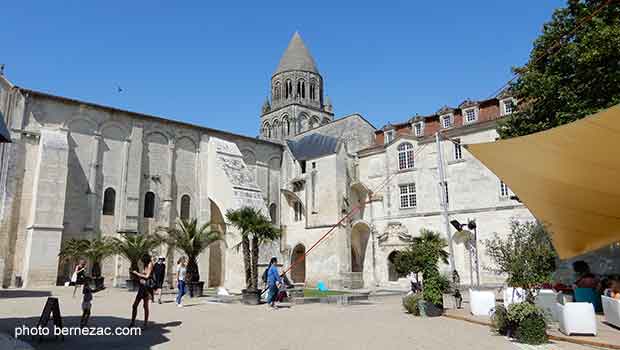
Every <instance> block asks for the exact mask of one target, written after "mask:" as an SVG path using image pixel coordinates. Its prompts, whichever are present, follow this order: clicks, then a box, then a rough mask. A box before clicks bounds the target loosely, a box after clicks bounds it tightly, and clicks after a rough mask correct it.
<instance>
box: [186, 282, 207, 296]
mask: <svg viewBox="0 0 620 350" xmlns="http://www.w3.org/2000/svg"><path fill="white" fill-rule="evenodd" d="M204 287H205V281H196V282H187V291H188V292H189V297H190V298H193V297H195V296H197V297H202V296H204Z"/></svg>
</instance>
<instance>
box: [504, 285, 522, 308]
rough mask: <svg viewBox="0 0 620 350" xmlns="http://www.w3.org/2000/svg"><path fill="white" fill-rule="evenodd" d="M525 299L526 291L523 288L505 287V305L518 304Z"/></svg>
mask: <svg viewBox="0 0 620 350" xmlns="http://www.w3.org/2000/svg"><path fill="white" fill-rule="evenodd" d="M522 301H525V291H524V290H523V288H513V287H506V288H504V306H505V307H506V308H508V306H509V305H510V304H516V303H520V302H522Z"/></svg>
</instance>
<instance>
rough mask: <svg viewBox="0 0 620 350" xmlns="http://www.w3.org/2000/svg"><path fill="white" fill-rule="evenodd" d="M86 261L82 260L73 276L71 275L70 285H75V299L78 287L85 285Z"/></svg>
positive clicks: (76, 266) (74, 270)
mask: <svg viewBox="0 0 620 350" xmlns="http://www.w3.org/2000/svg"><path fill="white" fill-rule="evenodd" d="M85 271H86V260H84V259H80V261H79V262H78V264H77V265H75V268H74V269H73V275H71V283H69V285H73V286H74V287H73V297H74V298H75V291H76V290H77V289H78V286H79V285H81V284H84V278H85V277H86V272H85Z"/></svg>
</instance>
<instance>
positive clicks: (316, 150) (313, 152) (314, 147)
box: [286, 134, 338, 160]
mask: <svg viewBox="0 0 620 350" xmlns="http://www.w3.org/2000/svg"><path fill="white" fill-rule="evenodd" d="M286 143H287V144H288V147H289V149H290V150H291V153H293V157H295V159H297V160H308V159H314V158H319V157H322V156H325V155H328V154H334V153H336V149H337V147H338V139H337V138H335V137H331V136H326V135H321V134H310V135H308V136H304V137H302V138H301V139H299V140H297V141H293V140H286Z"/></svg>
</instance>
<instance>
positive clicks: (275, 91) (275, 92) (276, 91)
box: [273, 81, 280, 101]
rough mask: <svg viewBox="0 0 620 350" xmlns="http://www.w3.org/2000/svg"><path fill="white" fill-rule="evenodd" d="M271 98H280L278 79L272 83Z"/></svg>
mask: <svg viewBox="0 0 620 350" xmlns="http://www.w3.org/2000/svg"><path fill="white" fill-rule="evenodd" d="M273 99H274V100H276V101H277V100H279V99H280V82H279V81H278V82H276V83H275V84H274V88H273Z"/></svg>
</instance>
